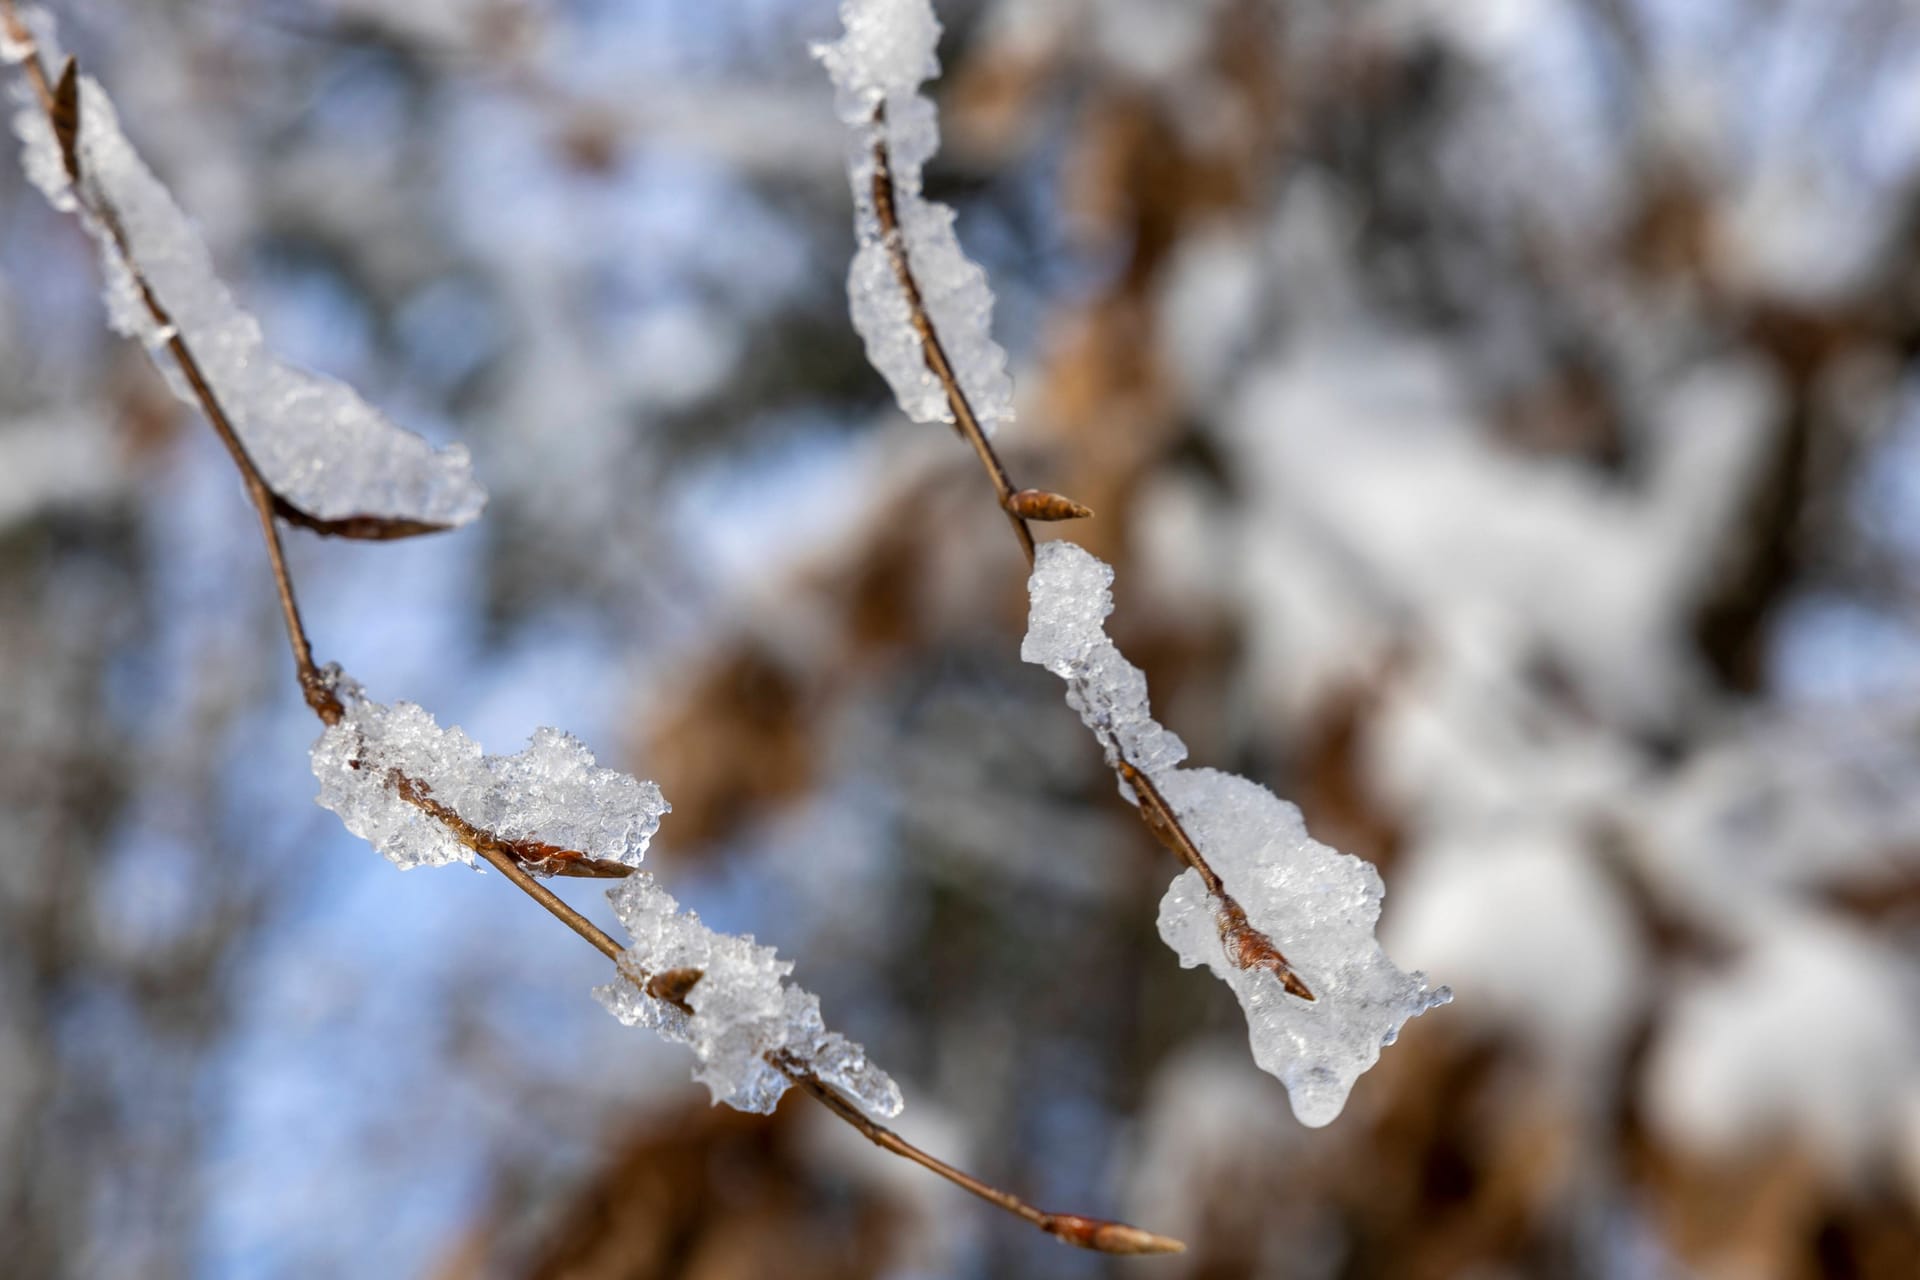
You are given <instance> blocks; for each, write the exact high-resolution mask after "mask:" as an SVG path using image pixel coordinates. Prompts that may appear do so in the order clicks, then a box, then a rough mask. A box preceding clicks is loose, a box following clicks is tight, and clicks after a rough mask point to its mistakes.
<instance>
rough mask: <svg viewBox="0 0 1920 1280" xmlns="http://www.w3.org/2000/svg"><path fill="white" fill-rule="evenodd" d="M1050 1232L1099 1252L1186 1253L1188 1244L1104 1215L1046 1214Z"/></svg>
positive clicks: (1069, 1241) (1071, 1242)
mask: <svg viewBox="0 0 1920 1280" xmlns="http://www.w3.org/2000/svg"><path fill="white" fill-rule="evenodd" d="M1044 1227H1045V1230H1046V1232H1047V1234H1049V1235H1051V1236H1053V1237H1054V1238H1055V1239H1057V1240H1064V1241H1065V1242H1066V1243H1068V1244H1070V1245H1075V1246H1078V1247H1079V1248H1082V1249H1092V1250H1094V1251H1095V1252H1097V1253H1121V1254H1141V1253H1185V1252H1186V1251H1187V1246H1186V1245H1184V1244H1182V1243H1181V1242H1180V1241H1178V1240H1175V1239H1174V1238H1173V1237H1172V1236H1162V1235H1155V1234H1154V1233H1153V1232H1151V1231H1143V1230H1141V1229H1140V1228H1139V1227H1130V1226H1128V1225H1127V1224H1126V1223H1124V1222H1109V1221H1107V1220H1106V1219H1104V1218H1083V1217H1081V1216H1080V1215H1079V1214H1075V1213H1053V1214H1048V1215H1047V1221H1046V1223H1045V1224H1044Z"/></svg>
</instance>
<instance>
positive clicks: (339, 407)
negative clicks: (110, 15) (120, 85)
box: [0, 5, 486, 538]
mask: <svg viewBox="0 0 1920 1280" xmlns="http://www.w3.org/2000/svg"><path fill="white" fill-rule="evenodd" d="M5 26H6V34H7V39H6V42H5V47H4V49H0V56H4V57H5V59H6V60H7V61H8V62H27V63H29V64H30V66H31V67H32V74H31V77H30V79H31V81H32V83H33V86H34V96H36V97H40V98H41V99H42V100H41V101H39V102H33V101H28V102H25V103H23V104H22V105H21V108H20V109H19V110H18V111H17V112H15V114H14V118H13V128H14V133H15V134H16V135H17V136H18V137H19V139H20V141H21V143H22V146H23V148H24V153H23V157H22V163H23V165H24V167H25V169H26V172H27V176H28V177H29V178H30V179H31V180H32V182H33V184H34V185H35V186H37V187H38V188H39V189H40V190H41V192H42V193H43V194H45V196H46V197H47V200H48V202H49V203H51V204H52V205H53V206H54V207H55V208H57V209H60V210H62V211H64V212H68V213H72V214H74V215H75V216H76V217H77V218H78V219H79V221H80V223H81V225H82V226H84V227H85V228H86V229H87V231H88V233H89V234H90V235H91V236H92V237H93V239H94V241H95V243H96V244H97V245H98V247H99V251H100V263H101V270H102V272H103V274H104V276H105V278H106V305H107V317H108V320H109V322H110V323H111V324H112V326H113V328H114V329H115V331H117V332H119V333H122V334H124V335H126V336H128V337H131V338H135V339H138V340H139V341H140V342H141V343H142V345H144V346H145V347H146V349H147V351H148V353H149V354H150V355H151V356H152V357H153V360H154V363H155V364H156V365H157V366H158V368H159V369H160V372H161V374H162V375H163V376H164V377H165V379H166V382H167V385H168V386H169V387H171V388H172V389H173V392H174V394H175V395H177V396H178V397H179V398H180V399H181V400H183V401H185V402H186V403H188V404H190V405H194V406H196V407H202V408H208V409H209V412H210V413H213V412H217V413H218V414H219V415H220V416H221V418H222V419H223V421H224V424H225V425H226V426H227V427H228V428H230V430H231V433H232V435H233V437H234V441H235V442H237V445H238V446H239V448H240V450H241V451H242V453H243V455H244V457H243V463H242V465H243V467H246V468H251V469H252V470H253V471H254V473H255V474H256V475H257V477H258V478H259V479H260V480H261V481H263V482H264V483H265V485H266V486H267V487H268V488H269V489H270V490H271V491H272V493H273V496H274V499H275V504H276V507H277V508H278V514H279V515H281V516H282V517H283V518H287V519H290V520H293V521H295V522H297V523H300V524H302V525H305V526H307V527H309V528H313V529H315V530H317V531H319V532H323V533H332V534H339V535H343V536H350V537H374V538H385V537H400V536H405V535H407V534H413V533H423V532H429V531H432V530H436V529H444V528H449V527H452V526H454V525H459V524H465V523H466V522H467V521H469V520H472V519H473V518H474V517H475V516H476V515H478V514H479V513H480V508H481V507H482V506H483V505H484V504H485V502H486V494H485V491H484V490H482V489H481V488H480V486H479V484H478V483H477V482H476V481H475V480H474V478H473V468H472V464H471V462H470V461H469V459H468V456H467V451H466V449H465V448H464V447H463V446H461V445H449V446H447V447H446V448H443V449H435V448H434V447H433V446H432V445H430V444H428V443H427V442H426V441H425V440H423V439H421V438H420V437H419V436H417V435H414V434H413V433H412V432H410V431H406V430H404V429H402V428H401V427H399V426H396V425H395V424H394V423H393V422H392V421H391V420H389V419H388V418H387V417H386V416H385V415H384V414H382V413H380V412H379V411H378V410H377V409H375V408H373V406H371V405H369V404H368V403H367V402H366V401H365V400H363V399H361V398H360V396H359V395H358V394H357V393H356V392H354V390H353V389H352V388H350V387H348V386H346V385H345V384H343V383H340V382H337V381H335V380H333V379H331V378H323V377H320V376H318V375H316V374H312V373H308V372H306V371H305V370H301V369H297V368H294V367H293V366H292V365H289V364H287V363H286V362H284V361H282V360H281V359H280V358H279V356H278V355H276V354H275V353H274V352H273V350H272V349H271V348H269V347H268V346H267V345H266V342H265V339H264V338H263V337H262V335H261V331H260V323H259V321H258V320H256V319H255V318H254V317H253V316H252V315H251V314H249V313H248V312H247V311H245V310H244V309H242V308H241V307H240V306H239V304H238V303H236V302H235V301H234V298H233V295H232V294H231V293H230V292H229V291H228V290H227V287H226V286H225V285H224V284H223V283H222V282H221V281H220V279H219V277H218V276H217V275H216V274H215V273H214V270H213V259H212V255H211V254H210V253H209V252H208V250H207V246H206V243H205V242H204V241H202V240H201V238H200V236H199V233H198V232H196V231H195V230H194V228H193V226H192V224H191V223H190V222H189V221H188V219H187V216H186V214H184V213H183V212H181V210H180V207H179V206H178V205H176V204H175V203H174V201H173V197H172V196H171V195H170V194H169V193H168V191H167V189H166V187H165V186H163V185H162V184H161V182H160V181H159V179H157V178H155V177H154V175H153V173H152V172H151V171H150V170H149V169H148V168H147V167H146V165H145V164H144V163H143V162H142V161H141V159H140V157H139V155H138V153H136V152H135V151H134V149H133V146H132V144H131V143H130V142H128V140H127V138H126V135H125V134H124V133H122V132H121V130H120V124H119V119H118V117H117V115H116V113H115V111H114V109H113V104H112V102H111V101H109V100H108V97H107V94H106V91H105V90H104V89H102V88H101V87H100V85H99V83H98V82H96V81H95V80H94V79H93V78H92V77H91V76H76V75H75V74H74V72H73V69H72V63H71V62H68V63H67V70H66V73H65V74H64V75H63V76H62V77H61V78H60V80H59V81H58V82H57V86H56V87H54V88H53V89H51V90H49V88H48V83H49V82H48V77H47V75H46V72H45V67H46V66H47V65H49V64H57V63H58V62H59V57H58V55H57V52H56V45H55V42H54V35H53V29H52V24H51V22H50V21H48V19H47V18H46V15H45V14H44V13H42V12H41V11H39V10H36V9H28V10H24V11H20V12H18V13H16V12H15V11H14V9H13V8H12V6H11V5H9V6H8V8H7V10H6V14H5Z"/></svg>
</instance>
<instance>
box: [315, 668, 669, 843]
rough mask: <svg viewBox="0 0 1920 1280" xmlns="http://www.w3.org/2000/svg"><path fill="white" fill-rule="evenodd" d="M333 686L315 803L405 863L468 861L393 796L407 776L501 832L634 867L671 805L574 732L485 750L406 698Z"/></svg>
mask: <svg viewBox="0 0 1920 1280" xmlns="http://www.w3.org/2000/svg"><path fill="white" fill-rule="evenodd" d="M336 689H337V691H338V692H340V693H342V694H343V695H344V696H343V697H342V704H343V706H344V707H345V710H346V714H345V715H344V716H343V717H342V718H341V720H340V722H339V723H338V724H334V725H330V726H328V728H327V730H326V732H324V733H322V734H321V735H320V739H319V741H317V742H315V743H314V744H313V752H312V760H313V776H314V777H316V778H318V779H319V780H320V806H321V807H322V808H324V809H331V810H333V812H335V813H337V814H339V815H340V821H341V822H343V823H345V824H346V828H347V830H349V831H351V832H353V834H355V835H357V836H359V837H360V838H361V839H363V840H365V841H366V842H367V843H369V844H371V845H372V846H373V847H374V848H375V849H378V850H379V851H380V852H381V853H382V854H383V855H385V856H386V857H387V858H388V859H389V860H390V861H391V862H392V863H393V864H394V865H395V866H397V867H400V868H402V869H403V870H404V869H407V868H410V867H421V866H429V867H431V866H442V865H444V864H446V863H449V862H465V863H467V864H468V865H469V866H471V865H474V862H475V860H474V855H473V852H472V850H470V849H468V848H467V847H466V846H465V845H463V844H461V843H460V841H459V839H458V838H457V837H456V836H455V835H454V834H453V832H452V831H450V830H449V829H448V828H447V826H446V824H444V823H443V822H441V821H440V820H439V819H438V818H435V817H434V816H433V815H432V814H430V813H428V812H427V811H426V810H425V809H423V808H421V807H420V805H418V804H416V803H413V802H412V801H409V800H408V799H407V798H406V797H405V796H403V795H402V794H401V788H402V786H403V785H404V786H405V787H407V788H408V789H409V790H411V791H413V792H414V793H415V794H416V795H420V796H423V797H424V798H426V799H429V800H432V801H434V802H436V803H438V804H441V805H444V806H446V807H447V808H448V809H451V810H452V811H453V812H454V813H456V814H458V815H459V816H460V817H461V819H462V820H464V821H466V822H468V823H470V824H472V825H473V826H475V827H477V828H480V829H482V830H485V831H490V832H492V833H493V834H494V835H496V836H498V837H500V838H501V839H503V840H510V841H531V842H535V843H538V844H545V845H552V846H554V847H555V848H558V849H571V850H574V851H575V852H578V853H584V854H586V855H587V856H589V857H593V858H601V859H605V860H607V861H610V862H619V863H624V864H625V865H627V866H630V867H637V866H639V865H640V859H641V858H642V857H644V856H645V854H646V851H647V843H648V841H650V840H651V839H652V838H653V833H654V832H655V831H657V830H659V829H660V817H661V815H662V814H664V813H666V812H667V809H668V805H667V802H666V800H665V799H664V798H663V797H662V796H661V794H660V788H659V787H657V786H655V785H654V784H653V783H651V782H641V781H639V780H637V779H635V778H634V777H632V776H631V775H629V774H625V773H621V772H620V771H619V770H617V769H602V768H598V767H596V766H595V764H594V759H593V753H592V752H591V751H589V750H587V747H586V744H585V743H583V742H581V741H580V740H579V739H578V738H576V737H574V736H573V735H572V734H568V733H562V732H561V731H560V730H558V729H537V730H535V731H534V734H533V736H532V738H531V739H529V740H528V743H527V747H526V750H524V751H521V752H519V753H517V754H515V755H510V756H490V755H486V754H484V753H483V752H482V751H481V750H480V744H479V743H477V742H475V741H474V740H473V739H472V738H470V737H468V736H467V735H466V734H465V733H463V732H462V731H461V730H460V728H459V727H458V726H455V727H453V728H449V729H442V728H441V727H440V726H439V725H438V724H436V723H434V719H433V716H432V715H431V714H429V713H428V712H427V711H426V710H425V709H424V708H422V707H418V706H416V705H414V704H413V703H411V702H396V703H394V704H393V705H392V706H387V705H385V704H383V703H378V702H371V701H368V700H366V699H365V698H362V697H360V696H359V693H358V690H357V689H356V688H354V687H353V686H352V685H351V684H350V683H348V682H344V681H341V682H339V683H338V684H337V685H336ZM403 780H404V782H403Z"/></svg>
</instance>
